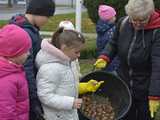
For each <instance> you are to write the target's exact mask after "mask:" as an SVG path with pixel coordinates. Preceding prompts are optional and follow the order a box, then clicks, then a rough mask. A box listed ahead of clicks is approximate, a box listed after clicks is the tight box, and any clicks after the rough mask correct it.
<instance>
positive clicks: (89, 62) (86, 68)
mask: <svg viewBox="0 0 160 120" xmlns="http://www.w3.org/2000/svg"><path fill="white" fill-rule="evenodd" d="M94 62H95V59H80V60H79V63H80V70H81V74H82V75H85V74H87V73H89V72H91V71H92V69H93V64H94Z"/></svg>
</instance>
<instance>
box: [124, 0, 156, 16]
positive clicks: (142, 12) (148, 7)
mask: <svg viewBox="0 0 160 120" xmlns="http://www.w3.org/2000/svg"><path fill="white" fill-rule="evenodd" d="M154 9H155V7H154V2H153V0H129V1H128V4H127V5H126V6H125V11H126V14H127V15H128V16H130V17H131V18H147V17H149V16H150V15H151V14H152V13H153V12H154Z"/></svg>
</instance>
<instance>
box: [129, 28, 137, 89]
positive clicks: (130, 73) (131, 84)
mask: <svg viewBox="0 0 160 120" xmlns="http://www.w3.org/2000/svg"><path fill="white" fill-rule="evenodd" d="M136 38H137V31H134V37H133V40H132V42H131V45H130V47H129V50H128V56H127V63H128V66H129V76H130V77H131V76H132V73H133V70H132V68H131V67H130V65H131V64H130V58H131V54H132V50H133V47H134V44H135V42H136ZM129 83H130V86H131V88H132V86H133V80H132V79H130V82H129Z"/></svg>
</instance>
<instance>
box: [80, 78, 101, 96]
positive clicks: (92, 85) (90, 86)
mask: <svg viewBox="0 0 160 120" xmlns="http://www.w3.org/2000/svg"><path fill="white" fill-rule="evenodd" d="M102 83H104V81H100V82H97V81H96V80H93V79H91V80H89V81H88V82H82V83H79V94H84V93H87V92H95V91H96V90H97V89H98V88H99V87H100V86H101V84H102Z"/></svg>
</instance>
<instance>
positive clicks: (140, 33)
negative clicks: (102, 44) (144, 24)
mask: <svg viewBox="0 0 160 120" xmlns="http://www.w3.org/2000/svg"><path fill="white" fill-rule="evenodd" d="M157 19H159V21H158V20H157V27H156V24H153V25H155V28H150V29H145V28H144V29H142V30H137V31H136V30H135V29H134V28H133V26H132V24H131V23H130V21H129V20H127V21H126V23H125V24H124V26H123V28H122V29H121V31H120V23H118V25H117V27H116V28H117V29H116V31H115V33H114V37H113V39H112V40H111V41H110V42H109V43H108V44H107V45H106V48H105V49H104V51H103V52H102V55H105V56H107V57H108V58H109V59H110V60H112V59H113V58H114V56H115V55H118V56H119V60H120V65H119V67H118V70H117V71H118V75H119V76H120V77H121V78H122V79H123V80H124V81H125V82H126V83H127V84H128V86H129V87H130V89H131V92H132V95H133V97H134V98H135V99H137V100H142V101H143V100H146V99H148V95H150V96H160V52H159V51H160V24H159V23H160V17H159V18H157ZM155 20H156V19H153V22H154V21H155ZM151 22H152V21H151ZM158 26H159V27H158Z"/></svg>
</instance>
